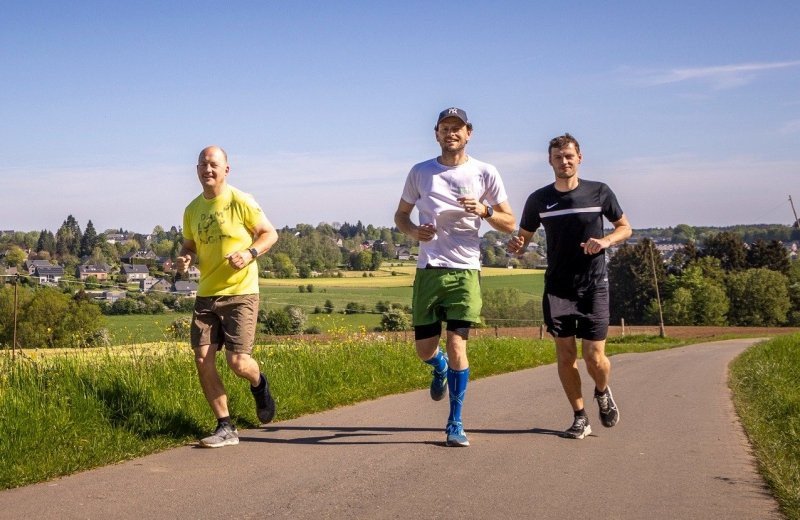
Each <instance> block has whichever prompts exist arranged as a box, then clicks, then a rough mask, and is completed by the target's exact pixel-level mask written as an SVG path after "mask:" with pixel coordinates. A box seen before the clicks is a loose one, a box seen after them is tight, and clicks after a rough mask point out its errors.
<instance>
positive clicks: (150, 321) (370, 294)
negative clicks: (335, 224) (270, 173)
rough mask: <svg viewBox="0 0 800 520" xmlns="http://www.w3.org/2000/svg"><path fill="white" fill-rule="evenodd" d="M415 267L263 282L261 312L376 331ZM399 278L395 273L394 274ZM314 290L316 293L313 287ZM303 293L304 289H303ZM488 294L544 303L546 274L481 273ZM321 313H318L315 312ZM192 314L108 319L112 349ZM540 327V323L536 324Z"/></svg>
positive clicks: (163, 335)
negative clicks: (281, 311)
mask: <svg viewBox="0 0 800 520" xmlns="http://www.w3.org/2000/svg"><path fill="white" fill-rule="evenodd" d="M414 270H415V267H414V266H413V265H410V264H394V265H389V266H387V267H385V268H383V269H381V270H380V271H377V272H376V273H372V274H373V276H369V274H370V273H366V274H367V276H364V273H363V272H361V271H356V272H346V273H345V276H343V277H341V278H339V277H330V278H327V277H326V278H321V277H320V278H302V279H301V278H290V279H276V278H273V279H263V278H262V279H261V280H260V286H261V303H262V309H266V310H269V309H276V308H284V307H286V306H287V305H293V306H296V307H300V308H301V309H303V310H304V311H305V312H306V314H307V315H308V323H307V325H306V326H307V327H312V326H315V327H317V328H318V330H320V331H321V332H323V333H327V332H328V331H330V330H341V329H344V330H347V331H351V332H358V331H362V330H366V331H371V330H374V329H375V328H376V327H378V326H379V325H380V323H381V313H379V312H377V311H376V310H375V305H376V304H377V303H378V302H389V303H396V304H400V305H402V306H410V305H411V290H412V286H413V284H414ZM393 272H394V273H395V274H392V273H393ZM309 285H310V286H312V290H311V292H309V291H308V287H309ZM301 286H302V287H303V291H302V292H301V291H300V287H301ZM481 287H482V288H483V290H490V289H503V288H508V287H513V288H516V289H519V290H520V291H521V292H522V293H523V298H525V299H531V298H532V299H539V298H541V295H542V292H543V290H544V271H541V270H526V269H501V268H484V269H483V270H482V271H481ZM327 300H330V301H331V303H332V304H333V314H330V315H328V314H326V313H325V312H324V307H325V302H326V301H327ZM348 303H356V304H358V305H363V306H364V308H365V309H366V312H365V313H359V314H341V312H342V311H344V309H345V307H346V306H347V304H348ZM316 311H319V312H316ZM188 316H189V314H178V313H167V314H155V315H124V316H106V317H105V319H106V326H107V328H108V330H109V332H110V334H111V338H112V340H111V343H112V345H131V344H137V343H150V342H154V341H168V340H171V339H172V338H171V337H169V332H168V330H167V329H168V328H169V325H170V324H171V323H172V322H173V321H174V320H176V319H178V318H180V317H188ZM534 325H538V323H536V324H534Z"/></svg>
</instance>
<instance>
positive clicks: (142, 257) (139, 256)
mask: <svg viewBox="0 0 800 520" xmlns="http://www.w3.org/2000/svg"><path fill="white" fill-rule="evenodd" d="M157 260H158V256H156V254H155V253H154V252H153V251H152V250H150V249H140V250H138V251H132V252H130V253H128V254H126V255H124V256H122V257H120V261H121V262H123V263H126V264H149V263H156V261H157Z"/></svg>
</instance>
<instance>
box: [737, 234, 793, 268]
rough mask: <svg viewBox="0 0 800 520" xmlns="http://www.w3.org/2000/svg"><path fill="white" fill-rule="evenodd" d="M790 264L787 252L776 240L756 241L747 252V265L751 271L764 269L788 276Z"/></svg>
mask: <svg viewBox="0 0 800 520" xmlns="http://www.w3.org/2000/svg"><path fill="white" fill-rule="evenodd" d="M790 262H791V260H790V259H789V252H788V251H786V248H785V247H783V244H782V243H781V242H780V241H778V240H770V241H769V242H767V241H764V240H756V241H755V242H753V243H752V244H751V245H750V249H749V250H748V251H747V265H748V266H750V267H751V268H753V269H758V268H759V267H764V268H766V269H772V270H773V271H778V272H779V273H783V274H785V275H788V274H789V269H790V267H791V264H790Z"/></svg>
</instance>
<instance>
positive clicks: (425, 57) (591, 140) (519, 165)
mask: <svg viewBox="0 0 800 520" xmlns="http://www.w3.org/2000/svg"><path fill="white" fill-rule="evenodd" d="M608 4H609V5H608V6H603V5H600V3H599V2H580V1H579V2H573V3H565V4H560V5H559V4H551V3H539V2H502V1H498V2H470V1H462V2H429V1H428V2H421V1H420V2H417V1H405V2H391V3H388V2H387V3H382V2H305V1H295V2H264V1H261V2H233V3H231V5H225V4H223V3H219V2H193V3H191V4H190V3H189V2H169V1H162V2H147V1H142V2H128V3H123V2H91V1H84V2H75V3H71V2H70V3H68V2H37V1H35V0H34V1H31V2H13V3H11V4H10V5H7V6H5V7H4V12H3V17H2V19H0V67H2V69H1V70H2V71H3V79H2V81H0V116H1V117H2V125H0V153H1V154H2V163H0V164H2V166H0V175H2V186H3V189H2V194H3V195H2V203H0V229H17V230H39V229H50V230H52V231H55V230H56V229H57V228H58V227H59V226H60V225H61V222H62V221H63V220H64V219H65V218H66V216H67V215H68V214H72V215H74V216H75V217H76V218H77V219H78V222H79V223H80V224H81V227H82V228H84V227H85V225H86V222H87V221H88V220H89V219H91V220H92V221H93V223H94V225H95V227H96V228H98V229H99V230H104V229H106V228H120V227H122V228H125V229H129V230H133V231H139V232H147V231H150V230H152V228H153V227H154V226H155V225H161V226H164V227H169V226H171V225H180V222H181V215H182V213H183V208H184V207H185V205H186V204H187V203H188V202H189V200H191V199H192V198H193V197H194V196H196V195H197V194H198V193H199V191H200V185H199V183H198V181H197V178H196V176H195V169H194V165H195V164H196V157H197V153H198V152H199V151H200V149H201V148H203V147H204V146H205V145H207V144H219V145H221V146H223V147H224V148H225V149H226V150H227V151H228V154H229V158H230V163H231V175H230V177H229V182H230V183H231V184H232V185H234V186H236V187H238V188H241V189H243V190H245V191H249V192H251V193H253V194H254V195H255V197H256V199H257V200H258V201H259V202H260V203H261V205H262V207H263V208H264V211H265V213H266V214H267V216H268V217H269V218H270V220H272V222H273V223H274V224H275V225H276V226H278V227H282V226H285V225H294V224H296V223H299V222H302V223H308V224H313V225H316V224H317V223H319V222H345V221H347V222H351V223H355V222H356V221H357V220H361V221H362V222H364V223H365V224H367V223H371V224H374V225H392V216H393V214H394V210H395V209H396V207H397V202H398V200H399V198H400V194H401V191H402V187H403V182H404V179H405V176H406V174H407V172H408V170H409V169H410V167H411V166H412V165H413V164H414V163H417V162H420V161H423V160H426V159H429V158H431V157H434V156H436V155H438V151H439V149H438V146H437V144H436V142H435V140H434V135H433V125H434V123H435V118H436V115H437V114H438V112H439V111H440V110H442V109H444V108H446V107H449V106H453V105H456V106H460V107H462V108H464V109H465V110H466V111H467V113H468V114H469V116H470V119H471V120H472V121H473V123H474V125H475V132H474V134H473V138H472V141H471V142H470V144H469V147H468V152H469V153H470V155H473V156H474V157H476V158H478V159H481V160H484V161H487V162H491V163H493V164H495V165H496V166H497V167H498V169H499V170H500V172H501V175H502V177H503V179H504V182H505V185H506V189H507V191H508V192H509V197H510V202H511V205H512V207H513V209H514V211H515V214H516V215H517V221H519V216H520V214H521V212H522V207H523V204H524V201H525V199H526V197H527V195H528V194H529V193H530V192H531V191H533V190H534V189H536V188H538V187H540V186H543V185H545V184H547V183H550V182H552V179H553V174H552V170H551V169H550V167H549V166H548V164H547V160H546V149H547V141H548V140H549V139H550V138H551V137H553V136H556V135H560V134H562V133H564V132H565V131H566V132H570V133H572V134H573V135H575V136H576V137H577V138H578V139H579V140H580V142H581V147H582V151H583V155H584V162H583V165H582V169H581V176H582V177H585V178H589V179H594V180H601V181H604V182H606V183H608V184H609V185H610V186H611V187H612V189H614V191H615V192H616V193H617V196H618V198H619V200H620V203H621V205H622V207H623V209H624V210H625V212H626V214H627V215H628V218H629V220H630V221H631V223H632V225H633V226H634V228H642V227H668V226H675V225H677V224H681V223H684V224H690V225H696V226H700V225H714V226H720V225H732V224H753V223H783V224H789V223H791V221H792V215H791V210H790V208H789V204H788V196H789V195H792V196H793V198H794V199H795V200H796V201H798V202H800V33H799V32H798V29H797V28H798V27H800V3H798V2H796V1H777V2H766V3H759V4H753V3H750V4H751V5H752V7H744V6H742V4H745V3H744V2H737V3H730V5H729V6H727V7H720V5H723V4H720V3H718V2H711V1H703V0H699V1H692V2H684V1H672V2H657V3H656V2H652V3H651V2H628V1H618V2H609V3H608ZM798 206H799V207H800V204H798ZM487 229H488V228H487ZM485 230H486V229H485ZM485 230H484V231H485Z"/></svg>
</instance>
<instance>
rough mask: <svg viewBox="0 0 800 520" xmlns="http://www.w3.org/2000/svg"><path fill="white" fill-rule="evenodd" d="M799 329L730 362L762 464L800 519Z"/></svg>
mask: <svg viewBox="0 0 800 520" xmlns="http://www.w3.org/2000/svg"><path fill="white" fill-rule="evenodd" d="M799 355H800V334H793V335H789V336H779V337H776V338H774V339H771V340H769V341H766V342H764V343H761V344H758V345H756V346H755V347H753V348H751V349H748V350H747V351H746V352H745V353H743V354H742V355H741V356H739V357H738V358H737V359H736V360H735V361H734V362H733V363H732V365H731V381H730V386H731V390H732V391H733V401H734V405H735V406H736V411H737V413H738V414H739V417H740V418H741V421H742V424H743V426H744V429H745V431H746V432H747V435H748V437H749V438H750V442H751V444H752V445H753V449H754V450H755V454H756V458H757V459H758V461H759V470H760V472H761V474H762V475H763V476H764V479H765V480H766V481H767V484H768V485H769V486H770V488H771V489H772V492H773V494H774V495H775V497H776V498H777V499H778V503H779V504H780V507H781V510H782V511H783V513H784V514H785V515H786V516H787V518H790V519H793V520H800V356H799Z"/></svg>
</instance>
